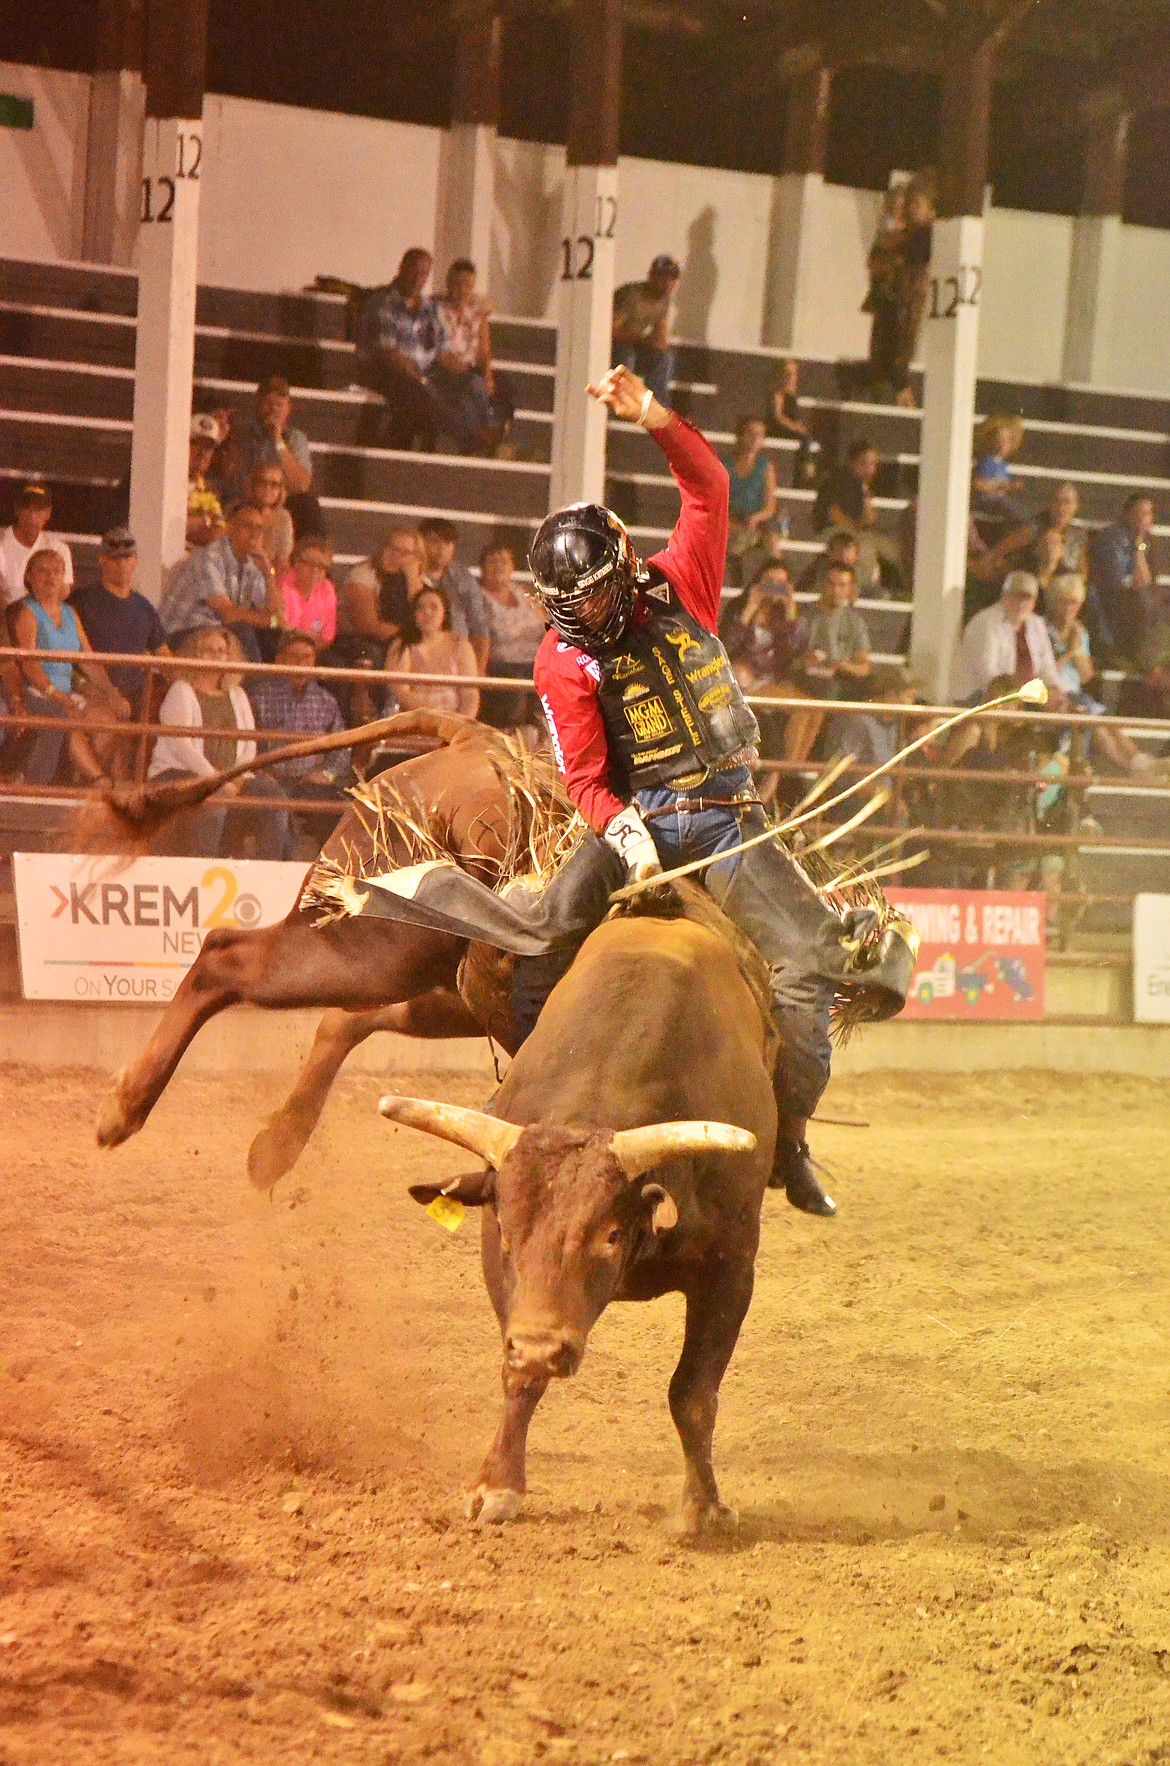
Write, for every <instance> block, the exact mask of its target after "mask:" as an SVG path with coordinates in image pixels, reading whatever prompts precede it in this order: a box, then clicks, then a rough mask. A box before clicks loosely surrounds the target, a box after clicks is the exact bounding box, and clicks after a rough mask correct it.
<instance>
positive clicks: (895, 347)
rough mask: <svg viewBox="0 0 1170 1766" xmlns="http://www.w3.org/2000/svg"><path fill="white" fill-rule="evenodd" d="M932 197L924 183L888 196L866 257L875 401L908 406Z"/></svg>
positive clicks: (922, 179)
mask: <svg viewBox="0 0 1170 1766" xmlns="http://www.w3.org/2000/svg"><path fill="white" fill-rule="evenodd" d="M933 226H934V193H933V189H932V186H931V182H930V180H929V179H928V178H926V177H919V178H912V179H911V180H910V182H909V183H908V184H907V185H905V186H904V187H903V190H901V191H898V190H891V191H890V192H889V193H888V195H887V197H886V202H885V207H884V210H883V214H882V221H881V225H880V227H879V229H878V233H877V236H876V238H875V240H874V243H873V246H872V247H871V249H870V254H869V292H868V294H867V295H866V298H865V301H864V303H863V306H862V311H863V312H867V313H871V314H872V315H873V327H872V330H871V332H870V343H869V374H868V379H869V384H870V388H871V390H872V392H873V393H875V394H876V395H877V396H878V397H879V398H888V397H892V398H893V399H894V402H895V403H896V404H899V405H907V406H911V405H913V403H914V393H913V390H912V389H911V385H910V364H911V362H912V361H913V359H914V351H915V349H916V348H917V345H918V332H919V328H920V326H921V324H922V311H923V307H924V306H925V304H926V291H927V288H928V286H929V283H930V251H931V241H932V236H933Z"/></svg>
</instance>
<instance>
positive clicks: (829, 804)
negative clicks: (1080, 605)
mask: <svg viewBox="0 0 1170 1766" xmlns="http://www.w3.org/2000/svg"><path fill="white" fill-rule="evenodd" d="M1017 703H1018V704H1022V705H1047V703H1048V689H1047V687H1046V686H1045V685H1044V682H1043V681H1042V680H1039V679H1035V680H1031V681H1025V682H1024V684H1023V686H1022V687H1016V688H1015V689H1014V690H1013V691H1012V692H1011V693H1003V694H1001V695H1000V697H999V698H998V699H987V700H984V702H983V703H982V704H980V705H967V706H964V707H963V709H962V710H961V711H956V712H955V713H954V714H953V715H952V716H951V717H948V718H944V719H943V721H942V723H941V724H935V725H934V726H933V727H932V728H931V729H929V730H927V731H926V732H925V733H924V734H923V735H921V736H916V737H915V739H914V741H913V742H907V744H906V746H905V747H904V748H900V749H899V750H898V752H897V754H895V755H892V756H891V758H890V759H889V760H884V761H883V762H882V764H881V765H880V766H876V767H874V768H873V770H872V771H871V772H868V773H866V774H865V776H864V778H861V779H857V780H856V781H855V782H854V783H853V784H852V785H847V786H846V787H845V789H844V790H843V791H838V793H837V795H836V796H835V797H829V798H827V799H825V800H824V801H823V802H822V801H820V799H818V800H817V801H816V802H815V803H813V805H812V807H811V808H809V809H806V810H804V811H803V812H802V813H800V814H799V815H794V816H789V818H788V820H787V821H786V822H777V823H776V825H775V826H774V827H772V828H765V829H764V832H763V833H762V834H753V835H752V837H751V839H750V840H741V841H740V843H739V845H738V846H728V847H725V848H724V850H723V851H722V852H714V853H712V854H711V856H710V857H709V858H696V859H692V860H691V861H690V863H689V864H685V865H679V866H677V867H676V868H675V869H674V870H673V871H656V872H655V873H654V875H653V876H652V877H643V878H641V879H640V880H639V881H638V882H637V883H627V884H626V885H625V886H624V887H623V888H621V889H615V890H614V892H613V894H612V895H611V896H610V898H609V899H610V901H611V902H614V903H617V902H622V901H631V900H632V899H633V897H634V896H636V895H641V894H642V893H643V892H644V891H645V890H647V889H659V888H661V887H662V885H663V884H664V883H673V882H675V881H676V879H677V878H679V877H691V876H694V874H695V873H696V872H697V871H705V870H707V869H708V867H709V866H710V865H717V864H722V863H723V862H724V860H726V859H729V858H737V857H738V856H739V854H740V853H741V852H750V851H751V849H752V847H753V846H762V845H763V844H764V842H765V841H766V840H778V839H779V838H780V836H781V835H783V834H790V833H791V832H792V830H793V829H794V828H799V827H801V826H803V824H804V823H805V822H810V821H812V820H814V819H815V818H816V817H817V816H821V815H824V814H825V812H826V811H827V810H830V809H836V807H837V805H838V804H839V803H844V802H845V801H846V800H847V799H848V798H850V797H855V796H856V795H857V793H858V792H859V791H864V790H865V789H866V787H867V786H868V785H872V784H873V782H874V780H875V779H880V778H881V777H882V775H883V774H885V773H889V772H892V771H893V769H894V768H895V767H896V766H898V765H899V764H900V763H901V762H902V761H904V760H906V759H907V758H908V756H909V755H911V754H915V753H917V751H918V749H920V748H925V746H926V744H927V743H928V742H933V741H934V740H935V738H936V737H938V736H941V735H942V733H943V731H944V730H953V729H954V728H955V727H956V726H957V725H958V724H962V723H966V722H967V720H968V719H969V718H973V717H978V716H979V715H980V714H981V713H982V712H985V711H996V710H997V709H998V708H999V707H1000V706H1001V705H1015V704H1017ZM847 765H848V759H847V758H846V760H845V761H844V763H843V766H847ZM842 770H843V767H842ZM919 862H921V861H919ZM890 868H897V867H890Z"/></svg>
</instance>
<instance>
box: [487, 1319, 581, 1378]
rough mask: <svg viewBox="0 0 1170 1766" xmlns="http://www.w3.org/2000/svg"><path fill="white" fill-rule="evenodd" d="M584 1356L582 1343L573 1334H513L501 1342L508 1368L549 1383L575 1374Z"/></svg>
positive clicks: (514, 1331) (559, 1332)
mask: <svg viewBox="0 0 1170 1766" xmlns="http://www.w3.org/2000/svg"><path fill="white" fill-rule="evenodd" d="M584 1353H585V1345H584V1343H583V1342H582V1341H581V1339H580V1338H579V1337H577V1336H575V1335H574V1334H573V1332H572V1331H564V1330H513V1331H509V1333H508V1336H507V1338H506V1339H505V1342H504V1354H505V1357H506V1359H507V1363H508V1366H509V1367H510V1368H512V1369H513V1370H514V1371H515V1372H517V1373H531V1374H539V1375H541V1376H542V1377H543V1378H545V1379H550V1380H563V1379H567V1378H568V1376H569V1375H570V1374H575V1373H576V1371H577V1369H578V1368H579V1367H580V1365H581V1357H582V1355H583V1354H584Z"/></svg>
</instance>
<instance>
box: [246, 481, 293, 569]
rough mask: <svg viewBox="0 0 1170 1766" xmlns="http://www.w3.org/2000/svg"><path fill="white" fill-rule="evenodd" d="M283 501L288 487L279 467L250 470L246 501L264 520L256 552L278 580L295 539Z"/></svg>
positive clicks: (286, 566)
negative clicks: (264, 560) (262, 533)
mask: <svg viewBox="0 0 1170 1766" xmlns="http://www.w3.org/2000/svg"><path fill="white" fill-rule="evenodd" d="M287 498H288V487H287V485H286V484H285V482H284V473H283V472H282V471H281V470H280V467H279V466H265V465H264V464H263V463H262V464H261V465H259V466H254V467H253V468H252V475H251V477H250V478H249V479H248V492H247V501H248V502H249V503H251V504H253V506H254V507H255V508H257V509H259V510H260V512H261V514H262V515H263V517H264V537H263V539H262V540H261V542H260V551H261V553H262V555H263V556H264V557H265V558H266V559H267V560H268V562H269V564H271V566H272V568H273V570H274V571H275V572H276V574H277V576H278V577H281V576H283V575H284V573H285V571H286V570H287V569H288V566H289V560H290V559H291V558H292V549H293V542H294V540H295V537H296V536H295V534H294V532H293V523H292V516H291V515H290V514H289V512H288V509H287V507H286V503H287Z"/></svg>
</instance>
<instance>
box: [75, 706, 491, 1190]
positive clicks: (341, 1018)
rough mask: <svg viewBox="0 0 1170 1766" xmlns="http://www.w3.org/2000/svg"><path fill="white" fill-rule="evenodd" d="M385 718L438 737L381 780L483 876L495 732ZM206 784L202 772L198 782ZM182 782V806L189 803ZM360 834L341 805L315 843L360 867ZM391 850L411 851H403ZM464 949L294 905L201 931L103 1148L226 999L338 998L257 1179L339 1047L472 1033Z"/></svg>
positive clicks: (130, 1071) (275, 1161)
mask: <svg viewBox="0 0 1170 1766" xmlns="http://www.w3.org/2000/svg"><path fill="white" fill-rule="evenodd" d="M393 726H394V728H395V729H396V730H398V731H400V732H401V733H404V734H410V733H414V734H418V733H423V734H431V735H439V736H440V737H441V738H442V739H443V741H444V744H445V745H444V746H443V747H441V748H438V749H435V750H434V751H432V752H431V753H428V754H422V755H418V756H416V757H415V758H413V759H411V760H407V761H403V762H402V763H401V764H400V765H399V766H397V767H394V768H393V769H392V770H391V773H389V774H387V775H386V779H387V780H388V782H390V783H392V785H393V787H394V789H395V790H396V792H397V793H398V795H399V796H400V797H401V798H402V799H403V800H404V801H406V802H407V803H408V804H411V805H414V806H417V807H418V808H420V809H422V810H423V811H425V819H426V821H427V824H428V825H429V827H430V828H431V830H432V831H433V833H434V835H435V837H436V839H437V840H439V841H441V842H442V844H443V845H444V846H445V847H446V848H447V850H449V851H450V852H451V853H452V854H453V855H454V856H456V857H457V858H460V859H462V860H463V861H465V862H466V863H467V866H468V869H469V870H473V871H478V872H479V874H481V875H490V874H491V870H492V866H493V864H496V863H498V862H499V861H500V860H501V859H502V858H503V856H504V853H505V848H506V846H507V844H508V834H509V821H510V817H511V815H512V814H513V813H515V811H514V806H513V802H512V799H511V794H510V792H509V790H508V787H507V785H506V783H505V782H504V779H503V778H502V777H501V767H500V764H499V763H500V758H501V753H500V750H501V745H500V740H499V738H498V737H497V736H496V735H495V734H494V733H493V732H492V731H490V730H486V729H485V728H484V726H483V725H481V724H475V723H471V722H469V721H468V720H465V719H461V718H455V717H439V716H436V714H433V713H412V714H409V715H407V716H403V717H400V718H398V719H395V720H393ZM387 727H390V726H389V725H388V726H387ZM282 752H283V751H282ZM217 783H218V780H212V781H210V782H209V784H210V788H212V789H213V788H214V786H215V785H216V784H217ZM171 789H172V791H173V789H174V788H173V787H172V788H171ZM181 789H183V790H185V791H186V795H185V796H184V797H182V799H181V800H180V802H181V804H182V806H184V807H185V806H189V805H190V804H191V803H192V802H194V801H196V797H195V796H194V795H193V794H192V793H191V792H190V790H189V789H188V788H185V787H184V788H181ZM370 842H371V836H370V833H369V831H368V828H367V825H366V823H365V822H364V821H363V820H362V818H361V816H360V815H359V814H358V812H357V811H356V810H355V809H350V810H349V811H347V813H346V815H345V816H344V817H343V818H342V820H341V822H340V823H339V824H338V827H337V829H336V831H335V833H334V834H333V835H332V836H331V838H330V840H329V842H328V844H327V846H326V847H325V852H326V854H336V855H337V856H339V857H341V856H343V855H344V856H345V858H346V860H347V862H350V861H352V862H354V863H356V864H357V866H358V867H359V868H360V866H361V864H362V862H363V860H364V859H366V858H367V857H368V856H369V852H370ZM397 856H398V857H399V859H400V861H401V862H404V863H405V862H409V860H410V854H409V853H407V852H406V851H405V849H404V850H403V851H402V852H400V853H399V854H398V855H397ZM388 862H393V857H391V858H390V859H389V861H388ZM485 867H486V868H485ZM466 949H467V943H466V941H465V940H462V939H459V938H455V937H453V936H451V935H450V934H447V933H442V932H432V931H430V930H428V929H424V928H422V927H418V926H408V925H399V924H395V923H393V922H391V921H388V920H376V919H362V918H360V917H359V918H352V919H346V920H344V921H342V922H340V923H338V924H335V925H331V926H317V925H314V924H313V923H312V921H311V920H310V919H309V918H308V917H307V916H306V915H305V914H303V913H301V912H300V911H299V909H297V908H294V909H293V911H292V912H291V913H290V914H289V915H288V917H287V919H285V920H283V921H281V922H280V924H279V925H276V926H269V927H264V928H261V929H259V930H244V929H242V928H235V927H219V928H217V929H216V930H215V931H212V932H209V933H208V935H207V938H206V939H205V940H204V943H203V948H202V949H201V951H200V953H199V955H198V957H197V958H196V960H195V962H194V963H193V964H192V966H191V968H190V969H189V970H188V972H187V974H186V975H185V977H184V978H183V982H182V984H181V986H180V987H179V989H178V991H177V992H176V994H175V997H174V999H173V1000H172V1001H171V1003H170V1005H169V1006H168V1007H167V1010H166V1012H165V1013H164V1015H163V1018H162V1021H161V1022H160V1024H159V1025H158V1028H157V1029H156V1030H155V1032H154V1035H153V1036H152V1037H151V1039H150V1041H149V1043H148V1044H147V1046H146V1048H145V1049H144V1050H143V1052H142V1054H141V1055H139V1057H138V1059H137V1060H136V1061H134V1062H133V1063H132V1064H131V1065H130V1066H128V1067H124V1068H123V1069H122V1070H121V1072H119V1073H118V1074H117V1075H116V1076H115V1078H114V1081H113V1084H112V1086H111V1089H110V1091H109V1093H108V1094H107V1096H106V1098H105V1099H104V1100H103V1103H102V1106H101V1109H100V1111H99V1114H98V1122H97V1137H98V1140H99V1142H100V1143H101V1144H102V1145H103V1146H107V1147H113V1146H117V1145H119V1144H120V1143H121V1142H122V1141H124V1140H126V1139H128V1137H129V1136H130V1135H132V1134H136V1133H137V1131H138V1130H139V1129H140V1128H141V1127H142V1126H143V1124H144V1123H145V1121H146V1119H147V1117H148V1116H149V1114H150V1112H151V1110H152V1109H153V1108H154V1106H155V1104H156V1103H157V1102H158V1100H159V1098H160V1097H161V1096H162V1093H163V1091H164V1090H165V1088H166V1086H167V1084H168V1082H169V1081H170V1079H171V1076H172V1075H173V1073H174V1071H175V1069H176V1067H177V1066H178V1064H179V1061H180V1060H181V1058H182V1056H183V1053H184V1051H185V1050H186V1048H187V1047H188V1045H189V1043H190V1042H191V1040H192V1038H193V1037H194V1036H195V1034H196V1032H197V1031H198V1030H199V1029H200V1028H201V1027H202V1026H203V1025H204V1024H206V1023H207V1021H208V1020H209V1019H210V1018H213V1017H214V1016H215V1015H216V1014H217V1013H218V1012H222V1011H223V1010H224V1008H225V1007H227V1006H232V1005H240V1004H244V1005H254V1006H267V1007H270V1008H273V1009H276V1010H288V1009H290V1008H293V1007H297V1006H302V1007H303V1006H318V1007H321V1006H325V1007H333V1008H339V1009H337V1010H333V1011H329V1012H327V1013H326V1015H325V1017H324V1019H323V1020H322V1023H321V1026H320V1029H319V1031H318V1035H317V1040H316V1043H315V1044H314V1048H313V1053H312V1055H311V1056H310V1059H309V1062H308V1065H307V1067H306V1069H305V1072H304V1073H303V1074H302V1076H301V1078H300V1080H299V1081H298V1084H297V1086H296V1088H295V1090H294V1092H293V1094H292V1097H291V1098H290V1099H289V1101H288V1103H287V1104H286V1105H285V1107H284V1109H283V1110H282V1111H280V1112H279V1113H278V1115H277V1116H276V1117H275V1118H274V1120H273V1122H272V1123H270V1124H269V1125H268V1127H267V1128H266V1129H265V1130H262V1131H261V1133H260V1134H259V1135H258V1136H257V1137H256V1140H255V1142H254V1143H253V1147H252V1152H251V1155H250V1158H249V1170H250V1172H251V1174H252V1176H253V1178H254V1179H255V1181H256V1182H257V1183H260V1184H262V1185H263V1186H265V1187H269V1186H270V1185H271V1184H273V1183H275V1182H276V1179H277V1178H278V1177H280V1176H282V1175H283V1173H284V1172H285V1171H287V1170H288V1169H289V1167H290V1166H291V1165H292V1164H293V1163H294V1161H295V1159H296V1158H297V1155H298V1154H299V1153H300V1151H301V1148H302V1147H303V1146H304V1144H305V1141H306V1140H307V1139H308V1136H309V1134H310V1133H311V1131H312V1128H313V1126H314V1124H315V1122H316V1120H317V1117H318V1116H319V1114H320V1111H321V1108H322V1105H323V1104H324V1101H325V1097H326V1095H327V1093H328V1090H329V1086H330V1084H331V1083H332V1081H333V1078H334V1077H335V1075H336V1073H337V1070H338V1068H339V1067H340V1065H341V1063H342V1061H343V1060H344V1059H345V1056H346V1055H347V1054H348V1053H349V1051H350V1050H351V1049H352V1048H355V1047H356V1046H357V1044H358V1043H359V1042H361V1041H362V1040H363V1039H364V1038H365V1037H366V1036H368V1035H370V1034H371V1032H372V1031H374V1030H394V1031H399V1032H401V1033H403V1034H405V1035H411V1036H423V1037H439V1036H470V1035H481V1034H482V1030H481V1027H480V1025H479V1024H478V1023H477V1022H476V1020H475V1019H474V1018H473V1017H472V1016H471V1014H470V1013H469V1012H468V1011H467V1009H466V1008H465V1007H464V1005H463V1003H462V1001H461V999H460V997H459V995H458V993H457V992H456V991H455V980H456V972H457V969H458V966H459V961H460V958H461V957H462V955H463V953H464V952H465V951H466Z"/></svg>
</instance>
